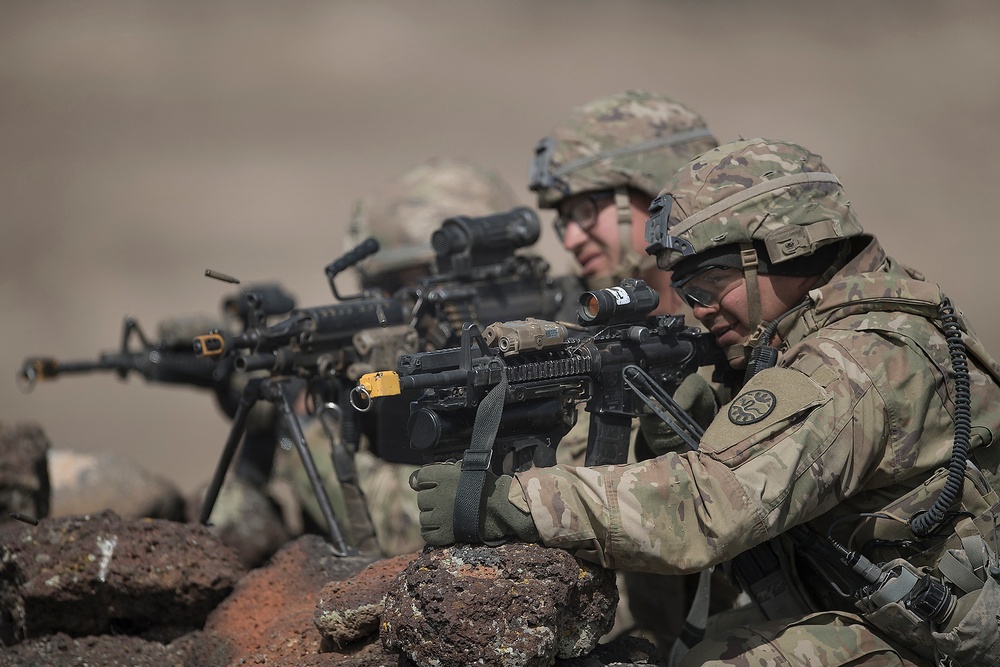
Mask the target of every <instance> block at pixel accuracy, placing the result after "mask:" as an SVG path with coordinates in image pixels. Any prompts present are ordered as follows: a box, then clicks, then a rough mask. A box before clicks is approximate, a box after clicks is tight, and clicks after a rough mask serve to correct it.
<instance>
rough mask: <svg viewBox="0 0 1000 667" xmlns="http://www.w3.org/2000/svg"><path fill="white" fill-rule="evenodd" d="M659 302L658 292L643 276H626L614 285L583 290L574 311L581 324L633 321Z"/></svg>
mask: <svg viewBox="0 0 1000 667" xmlns="http://www.w3.org/2000/svg"><path fill="white" fill-rule="evenodd" d="M658 305H660V295H659V294H658V293H657V292H656V290H654V289H653V288H652V287H650V286H648V285H647V284H646V282H645V281H644V280H638V279H636V278H626V279H625V280H623V281H621V284H619V285H618V286H617V287H608V288H606V289H602V290H594V291H592V292H584V293H583V294H581V295H580V304H579V305H578V306H577V310H576V315H577V319H578V320H579V321H580V324H581V325H582V326H588V327H589V326H602V325H609V324H624V323H626V322H634V321H636V320H639V319H642V318H644V317H646V316H647V315H649V313H651V312H652V311H653V310H655V309H656V307H657V306H658Z"/></svg>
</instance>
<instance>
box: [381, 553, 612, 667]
mask: <svg viewBox="0 0 1000 667" xmlns="http://www.w3.org/2000/svg"><path fill="white" fill-rule="evenodd" d="M617 602H618V590H617V588H616V586H615V577H614V573H613V572H611V571H610V570H605V569H603V568H601V567H599V566H597V565H593V564H590V563H585V562H582V561H578V560H577V559H575V558H574V557H573V556H571V555H570V554H569V553H568V552H566V551H564V550H562V549H548V548H546V547H542V546H539V545H535V544H520V543H514V544H505V545H502V546H500V547H486V546H468V545H456V546H453V547H449V548H441V549H427V550H425V551H424V552H423V553H422V554H421V555H420V556H419V557H418V558H417V559H415V560H414V561H413V562H412V563H410V565H409V566H408V567H407V568H406V570H405V571H404V573H403V574H402V575H401V576H400V577H399V579H398V580H397V582H396V585H395V586H394V587H393V588H392V590H390V592H389V594H388V595H387V596H386V600H385V611H384V612H383V614H382V626H381V630H380V634H381V639H382V643H383V645H384V646H385V647H386V648H387V649H390V650H395V651H399V652H402V653H404V654H405V655H406V656H407V657H408V658H409V659H410V660H412V661H413V662H414V663H416V664H417V665H418V666H420V667H430V666H431V665H434V666H436V667H449V666H456V667H457V666H459V665H469V664H480V665H498V666H499V665H503V666H504V667H535V666H543V667H545V666H548V665H552V664H554V662H555V660H556V658H573V657H577V656H581V655H586V654H587V653H590V652H591V651H592V650H593V649H594V647H595V646H596V645H597V641H598V639H599V638H600V637H601V636H602V635H604V634H605V633H606V632H607V631H608V630H609V629H610V628H611V626H612V624H613V623H614V612H615V605H616V604H617Z"/></svg>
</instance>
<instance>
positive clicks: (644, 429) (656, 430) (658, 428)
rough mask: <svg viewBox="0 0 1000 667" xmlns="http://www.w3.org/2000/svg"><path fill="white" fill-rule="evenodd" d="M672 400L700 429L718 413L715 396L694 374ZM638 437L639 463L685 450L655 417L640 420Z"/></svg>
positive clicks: (707, 385)
mask: <svg viewBox="0 0 1000 667" xmlns="http://www.w3.org/2000/svg"><path fill="white" fill-rule="evenodd" d="M674 400H675V401H677V404H678V405H680V406H681V407H682V408H684V411H685V412H687V413H688V414H689V415H691V417H692V418H694V420H695V421H696V422H698V424H699V425H700V426H701V427H702V428H703V429H704V428H708V425H709V424H711V423H712V420H713V419H715V414H716V413H717V412H718V411H719V403H718V401H717V400H716V397H715V392H714V391H712V387H711V386H709V384H708V382H707V381H706V380H705V378H703V377H702V376H700V375H698V374H697V373H692V374H691V375H688V376H687V377H686V378H684V380H683V381H682V382H681V383H680V385H679V386H678V387H677V391H675V392H674ZM639 435H640V437H639V438H637V439H636V443H635V455H636V458H637V459H638V460H640V461H644V460H646V459H651V458H653V457H656V456H660V455H661V454H666V453H667V452H683V451H686V450H687V448H688V447H687V445H686V444H685V443H684V441H683V440H682V439H681V437H680V436H679V435H677V434H676V433H674V430H673V429H672V428H670V427H669V426H667V425H666V424H665V423H664V422H663V421H662V420H661V419H660V418H659V417H657V416H656V415H646V416H643V417H639Z"/></svg>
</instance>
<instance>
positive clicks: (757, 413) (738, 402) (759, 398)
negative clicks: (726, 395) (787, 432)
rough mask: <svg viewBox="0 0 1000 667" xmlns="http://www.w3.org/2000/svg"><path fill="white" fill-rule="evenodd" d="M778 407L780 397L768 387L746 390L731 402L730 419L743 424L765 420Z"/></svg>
mask: <svg viewBox="0 0 1000 667" xmlns="http://www.w3.org/2000/svg"><path fill="white" fill-rule="evenodd" d="M776 407H778V398H777V396H775V395H774V394H773V393H772V392H770V391H768V390H767V389H752V390H750V391H745V392H743V393H742V394H740V395H739V396H737V397H736V398H734V399H733V402H732V403H730V404H729V421H731V422H733V423H734V424H739V425H740V426H743V425H745V424H755V423H757V422H759V421H762V420H764V419H765V418H766V417H767V416H768V415H769V414H771V413H772V412H774V409H775V408H776Z"/></svg>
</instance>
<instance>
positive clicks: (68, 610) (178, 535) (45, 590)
mask: <svg viewBox="0 0 1000 667" xmlns="http://www.w3.org/2000/svg"><path fill="white" fill-rule="evenodd" d="M243 573H244V569H243V567H242V566H241V565H240V563H239V561H238V560H237V558H236V554H235V553H233V552H232V551H231V550H230V549H229V548H228V547H226V546H225V545H223V544H222V543H221V542H220V541H219V540H218V538H216V537H215V536H213V535H212V534H211V533H209V532H208V529H207V528H205V527H204V526H199V525H193V524H181V523H176V522H173V521H164V520H161V519H122V518H120V517H119V516H118V515H116V514H115V513H114V512H111V511H106V512H102V513H100V514H95V515H87V516H82V517H67V518H56V519H44V520H42V522H41V523H39V525H38V526H6V527H5V529H4V531H3V534H2V535H0V609H3V610H5V614H4V621H5V623H4V625H6V627H7V636H6V637H4V640H5V642H6V643H10V642H11V641H18V640H20V639H24V638H30V637H38V636H41V635H44V634H49V633H55V632H65V633H67V634H70V635H76V636H81V635H87V634H99V633H107V632H122V633H127V632H131V633H136V632H138V631H140V630H143V629H148V628H150V627H156V626H167V627H179V628H185V629H191V628H195V627H199V626H201V624H202V623H204V621H205V619H206V618H207V616H208V613H209V612H210V611H211V610H212V609H214V608H215V606H216V605H217V604H218V603H219V602H220V601H221V600H222V599H223V598H225V597H226V595H228V594H229V592H230V591H231V590H232V588H233V586H234V585H235V583H236V581H237V580H238V579H239V578H240V576H242V574H243ZM174 634H176V633H174Z"/></svg>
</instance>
